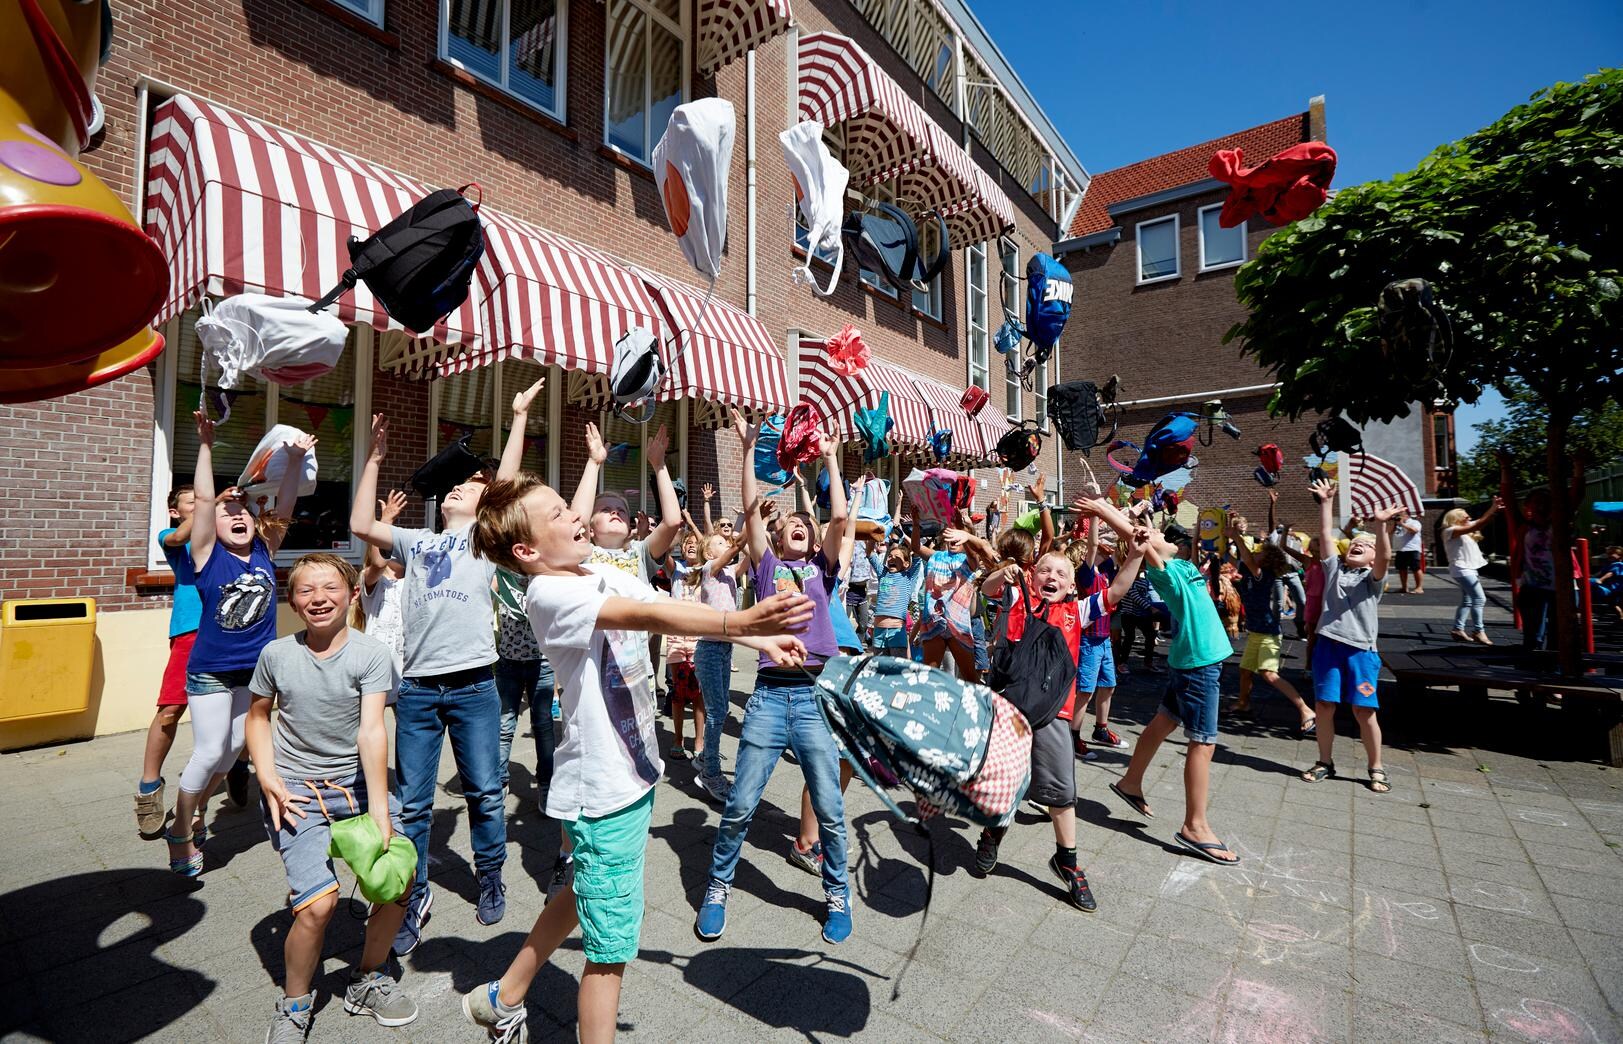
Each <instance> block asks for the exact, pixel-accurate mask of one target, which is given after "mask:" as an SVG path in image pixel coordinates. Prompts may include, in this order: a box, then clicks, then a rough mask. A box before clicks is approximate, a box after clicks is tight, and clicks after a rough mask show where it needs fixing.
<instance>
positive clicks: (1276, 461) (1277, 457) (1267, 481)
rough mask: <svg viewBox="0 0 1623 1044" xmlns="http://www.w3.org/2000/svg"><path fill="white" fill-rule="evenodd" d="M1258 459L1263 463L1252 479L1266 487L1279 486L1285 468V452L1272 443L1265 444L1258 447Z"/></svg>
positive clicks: (1253, 473)
mask: <svg viewBox="0 0 1623 1044" xmlns="http://www.w3.org/2000/svg"><path fill="white" fill-rule="evenodd" d="M1257 459H1258V460H1260V461H1261V462H1262V463H1260V464H1258V465H1257V470H1255V471H1253V472H1252V473H1251V477H1252V478H1254V479H1256V480H1257V481H1258V482H1260V483H1262V485H1264V486H1275V485H1278V484H1279V473H1280V471H1282V470H1283V469H1284V467H1285V451H1284V450H1282V449H1280V448H1279V447H1278V446H1276V445H1274V444H1273V443H1272V442H1265V443H1263V444H1262V445H1261V446H1258V447H1257Z"/></svg>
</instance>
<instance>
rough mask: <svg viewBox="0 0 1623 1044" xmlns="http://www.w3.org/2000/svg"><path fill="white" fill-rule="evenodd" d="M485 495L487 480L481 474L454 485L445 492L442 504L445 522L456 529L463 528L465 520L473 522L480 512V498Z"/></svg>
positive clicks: (441, 511)
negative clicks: (449, 490)
mask: <svg viewBox="0 0 1623 1044" xmlns="http://www.w3.org/2000/svg"><path fill="white" fill-rule="evenodd" d="M484 495H485V480H484V477H483V476H481V475H475V476H474V477H473V478H471V479H469V480H468V481H466V482H463V483H462V484H460V485H456V486H452V487H451V492H449V493H447V494H445V500H444V501H443V502H441V504H440V513H441V514H442V515H444V516H445V524H446V525H448V526H451V527H452V528H453V529H456V528H461V526H462V524H463V523H464V522H471V521H472V520H473V517H474V515H476V514H478V513H479V498H480V497H482V496H484Z"/></svg>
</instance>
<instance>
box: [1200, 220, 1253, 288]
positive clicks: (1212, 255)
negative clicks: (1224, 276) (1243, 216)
mask: <svg viewBox="0 0 1623 1044" xmlns="http://www.w3.org/2000/svg"><path fill="white" fill-rule="evenodd" d="M1222 212H1223V204H1221V203H1213V204H1212V205H1211V206H1209V207H1201V208H1200V270H1201V271H1202V272H1210V271H1211V270H1212V269H1214V268H1232V267H1233V266H1235V265H1237V264H1239V263H1240V262H1242V261H1244V260H1245V223H1244V222H1241V223H1240V224H1239V225H1237V226H1235V227H1234V228H1224V227H1223V226H1222V225H1220V224H1218V222H1217V216H1218V215H1219V214H1221V213H1222Z"/></svg>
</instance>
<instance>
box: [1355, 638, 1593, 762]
mask: <svg viewBox="0 0 1623 1044" xmlns="http://www.w3.org/2000/svg"><path fill="white" fill-rule="evenodd" d="M1381 662H1382V663H1384V664H1385V665H1386V669H1387V670H1389V671H1391V672H1392V676H1393V677H1394V678H1396V679H1397V683H1398V692H1399V694H1400V695H1402V696H1403V697H1405V699H1407V698H1410V697H1420V696H1424V694H1425V692H1426V690H1427V689H1428V688H1430V687H1431V686H1433V685H1453V686H1456V687H1458V688H1459V690H1460V694H1461V695H1463V696H1466V697H1468V698H1473V699H1487V697H1488V692H1489V691H1490V690H1494V689H1498V690H1501V691H1508V692H1514V693H1515V694H1516V698H1517V699H1518V700H1520V701H1522V702H1523V703H1524V704H1529V705H1542V704H1543V703H1545V702H1546V701H1548V700H1549V698H1550V697H1552V696H1560V697H1561V699H1562V700H1563V701H1564V702H1570V701H1582V702H1584V703H1589V704H1594V705H1597V706H1599V707H1600V708H1601V711H1602V714H1603V715H1604V717H1603V720H1604V721H1605V723H1606V726H1607V746H1608V760H1609V761H1610V763H1611V764H1612V765H1613V766H1614V767H1618V766H1623V714H1620V713H1619V712H1620V709H1623V656H1617V655H1611V654H1600V655H1594V656H1587V657H1585V665H1586V666H1587V667H1589V668H1591V669H1592V670H1591V672H1590V673H1588V674H1586V675H1584V676H1583V677H1582V678H1580V679H1577V680H1574V679H1569V678H1563V677H1561V675H1560V674H1559V673H1558V672H1557V670H1556V662H1555V655H1554V654H1553V653H1547V652H1541V653H1532V654H1528V653H1524V652H1522V650H1521V649H1519V648H1514V647H1493V648H1483V647H1473V646H1467V645H1445V646H1438V647H1435V648H1418V649H1409V650H1405V651H1403V652H1382V653H1381Z"/></svg>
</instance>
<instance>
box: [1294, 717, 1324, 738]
mask: <svg viewBox="0 0 1623 1044" xmlns="http://www.w3.org/2000/svg"><path fill="white" fill-rule="evenodd" d="M1318 732H1319V719H1318V718H1309V719H1307V720H1306V721H1304V722H1302V724H1300V725H1298V726H1296V735H1298V736H1315V735H1318Z"/></svg>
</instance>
